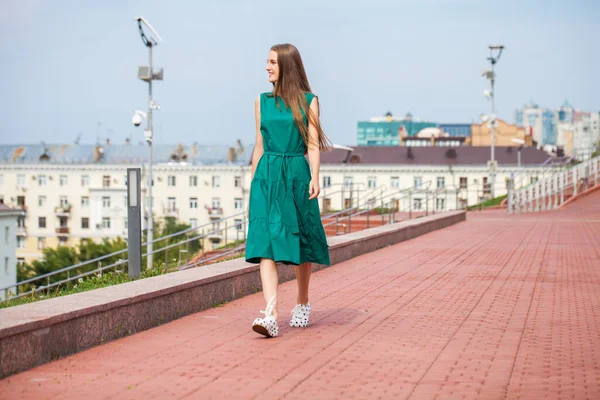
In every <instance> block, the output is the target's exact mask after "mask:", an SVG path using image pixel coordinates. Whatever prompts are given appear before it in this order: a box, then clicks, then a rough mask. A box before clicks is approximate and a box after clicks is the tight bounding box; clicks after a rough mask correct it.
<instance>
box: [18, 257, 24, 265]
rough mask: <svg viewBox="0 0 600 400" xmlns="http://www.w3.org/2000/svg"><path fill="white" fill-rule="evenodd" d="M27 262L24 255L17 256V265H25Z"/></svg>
mask: <svg viewBox="0 0 600 400" xmlns="http://www.w3.org/2000/svg"><path fill="white" fill-rule="evenodd" d="M23 264H25V259H24V258H22V257H19V258H17V265H23Z"/></svg>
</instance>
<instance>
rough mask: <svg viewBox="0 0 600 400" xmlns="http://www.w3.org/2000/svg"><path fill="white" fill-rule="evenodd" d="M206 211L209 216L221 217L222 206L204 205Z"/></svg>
mask: <svg viewBox="0 0 600 400" xmlns="http://www.w3.org/2000/svg"><path fill="white" fill-rule="evenodd" d="M206 211H208V215H209V216H210V218H222V217H223V208H221V207H206Z"/></svg>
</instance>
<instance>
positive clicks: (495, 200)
mask: <svg viewBox="0 0 600 400" xmlns="http://www.w3.org/2000/svg"><path fill="white" fill-rule="evenodd" d="M504 199H506V195H504V196H499V197H495V198H493V199H489V200H486V201H484V202H483V203H481V204H476V205H474V206H469V207H467V210H468V211H472V210H479V209H481V208H488V207H494V206H499V205H500V204H501V203H502V201H503V200H504Z"/></svg>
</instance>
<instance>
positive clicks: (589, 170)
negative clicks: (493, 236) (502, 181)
mask: <svg viewBox="0 0 600 400" xmlns="http://www.w3.org/2000/svg"><path fill="white" fill-rule="evenodd" d="M599 176H600V156H597V157H594V158H590V159H588V160H585V161H583V162H581V163H579V164H576V165H574V166H571V167H569V168H559V169H553V170H552V171H551V174H550V175H549V176H546V177H543V178H542V179H540V180H538V181H537V182H533V183H530V184H529V185H526V186H523V187H521V188H518V189H517V188H515V181H514V178H511V179H509V187H508V195H507V199H508V201H507V211H508V213H510V214H512V213H521V212H538V211H546V210H551V209H554V208H557V207H559V206H561V205H562V204H564V202H565V200H566V199H565V191H567V190H569V189H572V191H573V193H572V194H573V195H576V194H577V193H578V191H579V187H578V185H579V184H580V183H582V184H584V185H585V187H586V188H588V187H589V185H590V180H591V179H593V180H594V182H593V185H594V186H595V185H598V182H599Z"/></svg>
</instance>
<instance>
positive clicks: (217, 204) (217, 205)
mask: <svg viewBox="0 0 600 400" xmlns="http://www.w3.org/2000/svg"><path fill="white" fill-rule="evenodd" d="M212 208H221V198H219V197H213V198H212Z"/></svg>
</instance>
